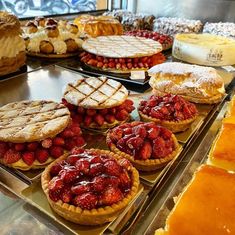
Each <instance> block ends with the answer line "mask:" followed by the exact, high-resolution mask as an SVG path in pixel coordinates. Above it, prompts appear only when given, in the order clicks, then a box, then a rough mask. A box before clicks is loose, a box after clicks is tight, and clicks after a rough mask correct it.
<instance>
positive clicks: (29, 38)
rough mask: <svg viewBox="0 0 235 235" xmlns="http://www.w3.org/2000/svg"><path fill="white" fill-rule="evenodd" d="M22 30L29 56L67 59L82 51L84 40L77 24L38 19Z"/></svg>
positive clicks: (51, 19) (27, 24)
mask: <svg viewBox="0 0 235 235" xmlns="http://www.w3.org/2000/svg"><path fill="white" fill-rule="evenodd" d="M61 22H62V23H61ZM22 29H23V38H24V40H25V46H26V52H27V54H28V55H31V56H36V57H43V58H66V57H71V56H75V55H77V54H78V52H79V51H80V50H81V45H82V43H83V40H82V39H81V38H80V36H81V34H80V32H79V30H78V27H77V25H75V24H72V23H69V22H67V23H66V22H65V23H64V21H57V20H55V19H53V18H44V17H37V18H35V19H34V20H32V21H28V22H27V23H26V25H25V26H24V27H22Z"/></svg>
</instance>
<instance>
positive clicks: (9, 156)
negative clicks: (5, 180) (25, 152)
mask: <svg viewBox="0 0 235 235" xmlns="http://www.w3.org/2000/svg"><path fill="white" fill-rule="evenodd" d="M20 159H21V154H20V153H19V152H17V151H15V150H13V149H8V150H7V151H6V152H5V154H4V156H3V160H4V162H5V163H6V164H12V163H15V162H17V161H19V160H20Z"/></svg>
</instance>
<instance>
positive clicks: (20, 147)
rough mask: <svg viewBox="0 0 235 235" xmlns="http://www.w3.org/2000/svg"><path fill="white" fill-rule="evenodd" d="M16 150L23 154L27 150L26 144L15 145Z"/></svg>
mask: <svg viewBox="0 0 235 235" xmlns="http://www.w3.org/2000/svg"><path fill="white" fill-rule="evenodd" d="M14 148H15V150H16V151H18V152H21V151H23V150H24V149H25V144H23V143H19V144H15V146H14Z"/></svg>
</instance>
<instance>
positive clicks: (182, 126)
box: [138, 94, 198, 133]
mask: <svg viewBox="0 0 235 235" xmlns="http://www.w3.org/2000/svg"><path fill="white" fill-rule="evenodd" d="M138 111H139V115H140V118H141V120H143V121H146V122H150V121H151V122H155V123H156V124H159V125H161V126H164V127H166V128H168V129H169V130H171V131H172V132H174V133H175V132H180V131H184V130H186V129H188V128H189V127H190V125H191V123H192V122H193V121H195V119H196V118H197V115H198V111H197V108H196V106H195V105H194V104H192V103H190V102H189V101H186V100H185V99H184V98H183V97H181V96H178V95H172V94H167V95H164V96H155V95H152V96H151V97H150V98H149V99H148V100H144V101H141V102H140V105H139V108H138Z"/></svg>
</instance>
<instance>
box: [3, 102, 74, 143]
mask: <svg viewBox="0 0 235 235" xmlns="http://www.w3.org/2000/svg"><path fill="white" fill-rule="evenodd" d="M69 122H70V112H69V110H68V109H67V108H66V107H65V106H64V105H62V104H58V103H56V102H53V101H44V100H39V101H20V102H14V103H9V104H7V105H4V106H2V107H1V108H0V140H1V141H4V142H12V143H25V142H33V141H40V140H42V139H45V138H49V137H54V136H55V135H57V134H58V133H60V132H61V131H63V130H64V129H65V128H66V127H67V126H68V124H69Z"/></svg>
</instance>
